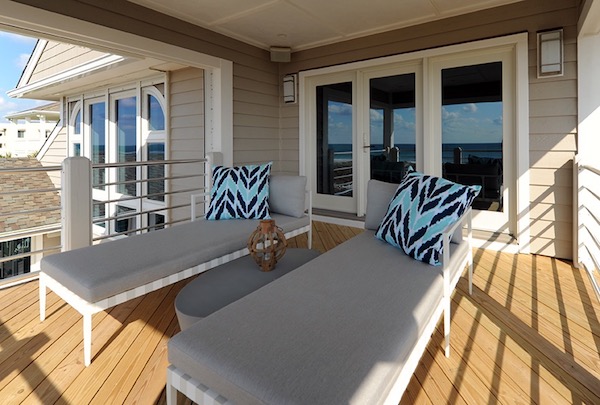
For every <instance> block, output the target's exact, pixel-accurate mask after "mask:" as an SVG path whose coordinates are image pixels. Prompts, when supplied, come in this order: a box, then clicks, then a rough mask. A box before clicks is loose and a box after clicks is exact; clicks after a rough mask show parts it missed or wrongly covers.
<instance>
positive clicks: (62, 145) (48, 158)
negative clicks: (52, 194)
mask: <svg viewBox="0 0 600 405" xmlns="http://www.w3.org/2000/svg"><path fill="white" fill-rule="evenodd" d="M66 157H67V127H66V126H63V127H62V128H61V129H60V131H59V132H58V134H57V135H56V138H54V140H53V141H52V144H51V145H50V147H49V148H48V150H47V151H46V153H45V154H44V156H41V157H39V159H40V162H41V163H42V166H60V165H61V164H62V162H63V160H65V158H66ZM48 175H49V176H50V179H51V180H52V183H53V184H54V185H55V186H56V187H60V171H51V172H49V173H48Z"/></svg>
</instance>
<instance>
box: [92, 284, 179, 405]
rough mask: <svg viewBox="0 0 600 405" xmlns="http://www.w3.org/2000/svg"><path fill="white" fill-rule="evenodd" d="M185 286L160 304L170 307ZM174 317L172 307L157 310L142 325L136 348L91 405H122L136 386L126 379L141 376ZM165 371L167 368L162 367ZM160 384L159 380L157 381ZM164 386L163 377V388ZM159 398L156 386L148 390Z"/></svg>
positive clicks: (167, 295) (132, 381) (117, 368)
mask: <svg viewBox="0 0 600 405" xmlns="http://www.w3.org/2000/svg"><path fill="white" fill-rule="evenodd" d="M186 284H187V283H186V282H179V283H177V284H175V285H174V286H173V288H171V289H170V290H169V291H168V293H167V294H166V295H164V296H163V301H164V302H166V303H171V302H174V301H175V297H176V296H177V293H179V291H180V290H181V289H182V288H183V286H184V285H186ZM174 317H175V307H174V306H173V305H164V306H159V307H158V310H157V311H155V312H154V314H152V316H151V317H149V318H148V320H147V322H146V323H145V324H144V325H143V328H142V330H141V331H140V333H139V334H138V336H137V338H136V341H138V342H139V343H138V344H135V345H131V346H130V347H129V349H128V350H127V351H126V352H125V354H124V355H123V356H122V357H121V358H120V359H119V362H118V363H117V365H116V367H115V368H114V369H113V371H112V372H111V374H110V375H109V376H108V378H106V380H105V381H104V383H103V384H102V387H100V389H99V390H98V392H97V393H96V395H95V396H94V399H93V400H92V401H91V404H99V405H104V404H106V403H110V404H118V403H124V401H125V398H127V394H128V393H129V392H130V391H131V389H132V387H133V386H134V384H135V379H132V378H128V376H137V375H140V373H141V372H142V370H143V369H144V367H145V366H146V363H147V361H148V358H147V354H146V353H153V352H154V351H155V350H156V347H157V345H158V343H159V342H160V341H161V339H162V337H163V332H162V331H164V330H165V329H167V327H168V326H169V324H171V322H172V321H173V318H174ZM165 369H166V367H165ZM159 381H160V380H159ZM164 383H166V376H165V380H164V381H163V384H164ZM148 389H149V390H152V391H154V392H155V393H156V396H158V395H159V394H160V391H161V389H160V388H159V389H157V387H156V386H154V385H153V386H151V387H149V388H148Z"/></svg>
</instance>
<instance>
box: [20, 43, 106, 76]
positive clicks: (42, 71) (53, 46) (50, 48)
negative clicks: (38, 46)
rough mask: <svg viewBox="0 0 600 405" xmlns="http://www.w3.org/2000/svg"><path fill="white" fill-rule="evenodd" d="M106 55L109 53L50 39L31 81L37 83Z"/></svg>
mask: <svg viewBox="0 0 600 405" xmlns="http://www.w3.org/2000/svg"><path fill="white" fill-rule="evenodd" d="M104 55H107V53H105V52H99V51H95V50H92V49H89V48H84V47H82V46H76V45H71V44H65V43H61V42H54V41H48V43H47V44H46V46H45V48H44V51H43V52H42V56H41V57H40V60H39V61H38V63H37V65H36V66H35V69H34V71H33V73H32V74H31V79H30V80H29V83H35V82H37V81H40V80H42V79H45V78H47V77H50V76H53V75H56V74H57V73H61V72H64V71H66V70H69V69H72V68H74V67H76V66H79V65H82V64H84V63H87V62H90V61H92V60H95V59H98V58H100V57H102V56H104Z"/></svg>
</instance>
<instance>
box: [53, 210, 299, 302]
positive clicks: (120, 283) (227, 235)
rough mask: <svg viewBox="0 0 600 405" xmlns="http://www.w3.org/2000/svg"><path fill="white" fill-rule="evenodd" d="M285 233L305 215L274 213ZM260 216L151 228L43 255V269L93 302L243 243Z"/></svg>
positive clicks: (228, 251) (230, 251) (205, 260)
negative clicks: (121, 237)
mask: <svg viewBox="0 0 600 405" xmlns="http://www.w3.org/2000/svg"><path fill="white" fill-rule="evenodd" d="M272 217H273V219H275V221H276V223H277V225H278V226H280V227H282V228H283V231H284V232H289V231H292V230H295V229H298V228H301V227H303V226H306V225H308V223H309V220H308V217H306V216H305V217H302V218H293V217H289V216H285V215H279V214H274V215H272ZM258 223H259V221H258V220H251V219H240V220H236V219H231V220H220V221H208V220H204V219H202V220H197V221H194V222H190V223H185V224H182V225H177V226H173V227H170V228H166V229H162V230H159V231H155V232H149V233H145V234H141V235H135V236H129V237H127V238H123V239H120V240H117V241H113V242H106V243H101V244H99V245H94V246H90V247H85V248H82V249H76V250H72V251H69V252H63V253H58V254H55V255H50V256H46V257H44V258H43V259H42V262H41V271H42V272H44V273H46V274H48V275H49V276H50V277H52V278H54V279H55V280H57V281H58V282H59V283H61V284H62V285H63V286H65V287H66V288H68V289H69V290H71V291H72V292H74V293H75V294H77V295H78V296H80V297H81V298H83V299H85V300H87V301H89V302H96V301H99V300H102V299H104V298H108V297H111V296H113V295H116V294H118V293H121V292H124V291H127V290H129V289H132V288H135V287H139V286H141V285H144V284H147V283H150V282H152V281H155V280H158V279H161V278H163V277H166V276H169V275H171V274H175V273H178V272H180V271H182V270H185V269H187V268H190V267H193V266H196V265H198V264H201V263H205V262H207V261H210V260H212V259H215V258H218V257H221V256H223V255H226V254H228V253H232V252H234V251H237V250H240V249H243V248H245V247H246V243H247V241H248V236H250V233H251V232H252V231H254V229H256V227H257V226H258Z"/></svg>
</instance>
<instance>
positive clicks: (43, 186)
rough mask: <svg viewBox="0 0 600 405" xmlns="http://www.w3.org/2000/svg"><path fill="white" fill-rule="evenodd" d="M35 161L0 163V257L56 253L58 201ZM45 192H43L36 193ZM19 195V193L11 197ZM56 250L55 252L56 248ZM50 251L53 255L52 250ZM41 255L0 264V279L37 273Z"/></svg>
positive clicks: (45, 175) (9, 159) (21, 160)
mask: <svg viewBox="0 0 600 405" xmlns="http://www.w3.org/2000/svg"><path fill="white" fill-rule="evenodd" d="M41 167H42V165H41V164H40V162H39V161H38V160H37V159H35V158H6V159H5V158H2V159H0V207H2V210H1V211H2V212H1V213H0V257H1V258H5V257H7V256H14V255H18V254H21V253H27V252H36V251H41V250H43V249H48V252H49V253H52V252H56V251H57V250H60V232H59V229H60V197H59V195H58V192H57V191H49V190H52V189H53V188H54V185H53V184H52V181H51V180H50V178H49V176H48V174H47V173H46V172H45V171H26V172H17V173H15V172H3V171H2V170H3V169H39V168H41ZM40 190H47V191H40ZM15 191H20V192H19V193H11V192H15ZM57 247H58V248H57ZM53 248H54V251H52V249H53ZM41 257H42V253H34V254H33V255H31V256H30V257H22V258H18V259H15V260H10V261H6V262H2V263H0V279H3V278H7V277H12V276H16V275H20V274H24V273H29V272H30V271H31V270H35V269H39V261H40V260H41Z"/></svg>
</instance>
